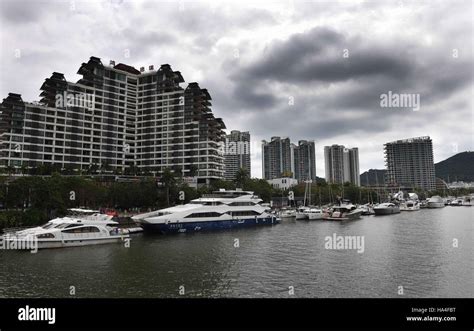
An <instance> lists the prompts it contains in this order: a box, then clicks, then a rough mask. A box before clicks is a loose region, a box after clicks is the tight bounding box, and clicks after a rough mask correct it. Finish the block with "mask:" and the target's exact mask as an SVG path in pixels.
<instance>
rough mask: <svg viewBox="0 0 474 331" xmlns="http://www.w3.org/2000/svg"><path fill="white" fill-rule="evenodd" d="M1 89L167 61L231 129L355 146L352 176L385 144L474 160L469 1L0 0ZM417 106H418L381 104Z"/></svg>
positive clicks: (29, 91)
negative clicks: (83, 67)
mask: <svg viewBox="0 0 474 331" xmlns="http://www.w3.org/2000/svg"><path fill="white" fill-rule="evenodd" d="M0 6H1V10H0V14H1V20H0V36H1V37H0V40H1V50H0V52H1V58H0V66H1V68H0V70H1V78H0V90H1V96H2V98H3V97H6V96H7V94H8V92H16V93H20V94H22V96H23V99H24V100H26V101H33V100H38V99H39V97H38V96H39V88H40V86H41V84H42V82H43V80H44V79H45V78H46V77H49V76H50V75H51V73H52V72H53V71H57V72H62V73H64V74H65V76H66V79H68V80H70V81H76V80H78V79H79V76H78V75H77V74H76V72H77V70H78V68H79V66H80V64H81V63H82V62H86V61H87V60H88V59H89V57H90V56H97V57H100V58H101V59H102V62H103V63H104V64H108V63H109V60H111V59H112V60H115V61H116V62H117V63H118V62H123V63H127V64H130V65H133V66H135V67H137V68H138V67H141V66H145V67H148V65H151V64H154V65H155V67H156V66H159V65H160V64H163V63H169V64H170V65H171V66H172V68H173V69H174V70H179V71H181V73H182V74H183V77H184V79H185V81H186V83H189V82H193V81H197V82H199V84H200V86H201V87H205V88H207V89H208V90H209V92H210V93H211V95H212V98H213V111H214V113H215V114H216V116H217V117H222V118H223V119H224V121H225V123H226V125H227V128H228V129H229V130H232V129H236V130H245V131H250V133H251V137H252V140H253V144H252V149H253V150H252V175H253V176H255V177H261V151H260V141H261V140H262V139H267V140H268V139H270V137H272V136H289V137H290V138H291V139H292V141H294V142H297V141H298V140H299V139H311V140H315V141H316V163H317V165H316V167H317V175H318V176H320V177H323V176H324V156H323V147H324V146H325V145H331V144H342V145H345V146H346V147H359V149H360V152H359V153H360V169H361V172H363V171H365V170H367V169H369V168H384V160H383V144H384V143H385V142H388V141H393V140H397V139H403V138H409V137H417V136H425V135H429V136H431V138H432V139H433V143H434V157H435V162H438V161H441V160H443V159H445V158H447V157H449V156H452V155H454V154H456V153H457V152H461V151H465V150H474V148H473V145H474V135H473V128H474V111H473V107H472V99H473V56H472V55H473V54H472V52H473V50H472V46H473V45H472V40H473V23H472V17H473V15H474V12H473V9H472V2H471V1H456V0H455V1H339V2H337V1H274V2H261V3H258V2H257V1H249V2H247V3H246V2H245V1H238V2H236V3H235V4H234V5H232V4H228V3H224V2H222V3H219V2H216V1H212V2H204V1H179V2H178V1H149V2H139V1H133V2H132V1H126V0H125V1H122V0H107V1H79V0H71V1H45V0H39V1H33V0H27V1H25V0H1V1H0ZM388 91H392V92H393V93H400V94H402V93H404V94H415V95H416V94H418V95H419V96H420V104H421V107H420V109H419V110H418V111H413V109H412V108H406V107H405V108H396V107H390V108H383V107H381V106H380V96H381V95H382V94H384V93H387V92H388Z"/></svg>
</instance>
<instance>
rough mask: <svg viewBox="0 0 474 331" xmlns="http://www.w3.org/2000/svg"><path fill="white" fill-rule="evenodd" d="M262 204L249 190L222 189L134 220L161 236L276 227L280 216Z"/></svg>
mask: <svg viewBox="0 0 474 331" xmlns="http://www.w3.org/2000/svg"><path fill="white" fill-rule="evenodd" d="M261 202H262V199H260V198H259V197H258V196H256V195H254V193H253V192H250V191H242V190H239V189H237V190H230V191H226V190H225V189H220V190H219V191H214V192H213V193H212V194H206V195H203V197H201V198H198V199H194V200H192V201H191V202H190V203H188V204H185V205H177V206H174V207H169V208H165V209H160V210H156V211H153V212H150V213H145V214H140V215H135V216H133V217H132V219H133V220H135V221H137V222H139V223H140V224H141V226H142V227H143V229H144V230H145V231H146V232H147V231H149V232H159V233H162V234H166V233H184V232H196V231H204V230H218V229H230V228H241V227H248V226H255V225H272V224H277V223H278V222H279V221H278V219H277V217H276V216H275V215H273V214H271V213H268V211H267V208H266V207H263V206H262V205H260V204H261Z"/></svg>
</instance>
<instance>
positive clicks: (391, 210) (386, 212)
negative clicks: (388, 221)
mask: <svg viewBox="0 0 474 331" xmlns="http://www.w3.org/2000/svg"><path fill="white" fill-rule="evenodd" d="M374 212H375V215H391V214H398V213H400V208H381V209H377V208H374Z"/></svg>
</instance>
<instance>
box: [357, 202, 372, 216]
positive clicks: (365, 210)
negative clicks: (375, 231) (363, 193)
mask: <svg viewBox="0 0 474 331" xmlns="http://www.w3.org/2000/svg"><path fill="white" fill-rule="evenodd" d="M358 208H359V209H360V210H362V216H369V215H374V214H375V212H374V207H373V206H372V205H371V204H365V205H360V206H359V207H358Z"/></svg>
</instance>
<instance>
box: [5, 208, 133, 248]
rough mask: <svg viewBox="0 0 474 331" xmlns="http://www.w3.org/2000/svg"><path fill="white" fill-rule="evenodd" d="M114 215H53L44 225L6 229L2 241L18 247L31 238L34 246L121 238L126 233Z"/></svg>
mask: <svg viewBox="0 0 474 331" xmlns="http://www.w3.org/2000/svg"><path fill="white" fill-rule="evenodd" d="M112 218H113V216H110V215H104V214H98V213H94V214H90V215H84V216H82V217H81V216H79V217H74V216H71V217H69V216H68V217H59V218H55V219H53V220H51V221H49V222H48V223H46V224H44V225H43V226H39V227H34V228H29V229H25V230H20V231H15V232H7V233H5V234H4V235H3V236H2V237H1V239H2V241H3V245H9V246H10V247H12V246H16V247H21V246H22V244H23V243H25V242H32V241H34V242H35V243H37V248H38V249H42V248H61V247H77V246H86V245H97V244H107V243H117V242H121V241H123V240H124V239H126V238H129V235H128V234H127V232H126V231H124V230H122V229H121V228H119V227H118V225H119V224H118V223H117V222H115V221H112Z"/></svg>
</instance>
